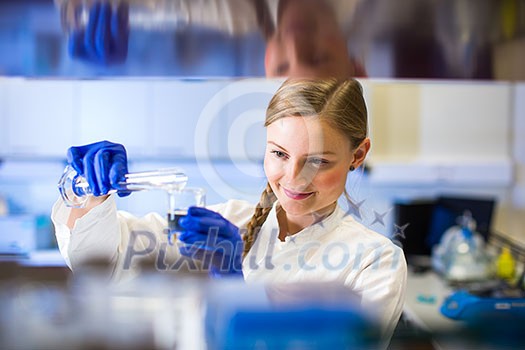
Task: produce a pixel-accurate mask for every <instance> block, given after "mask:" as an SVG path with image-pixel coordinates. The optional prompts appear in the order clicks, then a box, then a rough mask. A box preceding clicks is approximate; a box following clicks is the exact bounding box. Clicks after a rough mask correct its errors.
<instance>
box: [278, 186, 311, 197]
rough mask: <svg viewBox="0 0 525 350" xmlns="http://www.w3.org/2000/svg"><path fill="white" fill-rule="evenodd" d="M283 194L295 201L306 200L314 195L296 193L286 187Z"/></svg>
mask: <svg viewBox="0 0 525 350" xmlns="http://www.w3.org/2000/svg"><path fill="white" fill-rule="evenodd" d="M283 192H284V194H285V195H286V196H287V197H289V198H291V199H294V200H302V199H306V198H308V197H310V196H311V195H312V194H313V192H295V191H291V190H287V189H286V188H284V187H283Z"/></svg>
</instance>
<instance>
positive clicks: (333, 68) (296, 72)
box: [265, 0, 355, 77]
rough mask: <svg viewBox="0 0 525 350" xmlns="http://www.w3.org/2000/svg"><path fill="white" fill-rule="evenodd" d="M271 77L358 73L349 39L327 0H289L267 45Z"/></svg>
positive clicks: (346, 75)
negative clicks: (346, 37)
mask: <svg viewBox="0 0 525 350" xmlns="http://www.w3.org/2000/svg"><path fill="white" fill-rule="evenodd" d="M265 69H266V75H267V76H268V77H275V76H290V77H292V76H293V77H341V76H342V77H348V76H353V75H354V74H355V72H354V70H355V69H354V67H353V64H352V60H351V59H350V57H349V54H348V49H347V46H346V41H345V38H344V35H343V33H342V32H341V29H340V28H339V26H338V24H337V20H336V18H335V15H334V13H333V9H331V8H330V6H329V5H327V4H326V3H325V2H324V1H319V0H295V1H288V2H287V5H286V6H285V8H284V9H283V12H282V14H281V17H280V19H279V23H278V24H277V28H276V31H275V33H274V35H273V36H272V37H271V38H270V39H269V40H268V42H267V45H266V57H265Z"/></svg>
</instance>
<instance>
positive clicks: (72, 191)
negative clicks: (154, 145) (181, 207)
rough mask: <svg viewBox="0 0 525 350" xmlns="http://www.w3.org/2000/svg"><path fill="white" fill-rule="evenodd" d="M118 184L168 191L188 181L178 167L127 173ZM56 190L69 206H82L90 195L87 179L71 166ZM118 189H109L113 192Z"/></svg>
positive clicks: (127, 189) (174, 190)
mask: <svg viewBox="0 0 525 350" xmlns="http://www.w3.org/2000/svg"><path fill="white" fill-rule="evenodd" d="M124 177H125V180H124V181H122V182H120V183H119V184H118V185H119V187H120V189H119V190H122V191H130V192H134V191H143V190H154V189H161V190H165V191H168V193H169V192H176V191H180V190H182V189H183V188H184V187H185V186H186V183H187V182H188V176H187V175H186V174H185V173H184V171H182V170H181V169H179V168H171V169H161V170H153V171H143V172H135V173H128V174H126V175H125V176H124ZM58 190H59V191H60V196H61V197H62V200H63V201H64V203H65V204H66V205H67V206H68V207H71V208H83V207H84V206H85V205H86V202H87V200H88V198H89V197H90V196H92V195H93V194H92V191H91V188H90V187H89V184H88V182H87V180H86V179H85V178H84V177H83V176H81V175H79V174H78V173H77V172H76V170H75V169H73V167H71V166H70V165H68V166H66V168H65V169H64V173H63V174H62V176H61V177H60V180H59V181H58ZM119 190H111V191H109V193H115V192H117V191H119Z"/></svg>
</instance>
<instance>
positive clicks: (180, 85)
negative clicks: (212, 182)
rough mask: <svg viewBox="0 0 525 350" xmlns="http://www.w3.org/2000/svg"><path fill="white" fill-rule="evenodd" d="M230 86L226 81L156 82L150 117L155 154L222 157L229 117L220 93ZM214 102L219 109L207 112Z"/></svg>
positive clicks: (153, 89) (162, 155)
mask: <svg viewBox="0 0 525 350" xmlns="http://www.w3.org/2000/svg"><path fill="white" fill-rule="evenodd" d="M226 84H227V81H223V80H216V81H214V80H212V81H156V82H154V83H153V88H152V91H153V94H152V103H151V113H150V118H149V121H150V122H151V129H152V132H153V134H152V138H151V144H152V146H153V150H154V151H153V153H154V154H155V155H156V156H160V157H170V158H171V157H182V158H194V157H197V158H207V157H209V156H211V157H218V156H220V154H221V150H220V148H219V147H218V144H219V140H220V139H221V138H222V135H223V134H222V126H223V124H224V118H225V109H224V108H223V107H224V100H223V99H222V98H221V96H220V91H221V90H222V89H223V88H224V86H225V85H226ZM210 101H216V102H217V106H218V108H217V109H215V110H213V111H209V110H206V111H205V110H204V107H205V106H207V105H208V103H209V102H210ZM204 113H207V114H204ZM199 123H201V124H200V126H199V127H200V129H197V124H199ZM195 145H197V149H196V147H195Z"/></svg>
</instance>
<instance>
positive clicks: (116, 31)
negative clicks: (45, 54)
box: [69, 2, 129, 65]
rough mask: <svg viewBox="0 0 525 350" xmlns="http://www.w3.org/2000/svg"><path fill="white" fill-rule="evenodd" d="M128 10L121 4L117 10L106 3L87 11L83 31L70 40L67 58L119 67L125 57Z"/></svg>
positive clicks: (75, 32) (72, 36) (76, 32)
mask: <svg viewBox="0 0 525 350" xmlns="http://www.w3.org/2000/svg"><path fill="white" fill-rule="evenodd" d="M128 22H129V7H128V5H127V3H126V2H120V3H119V4H118V7H117V9H116V10H114V9H113V8H112V7H111V4H110V3H108V2H102V3H100V2H97V3H95V4H94V5H93V6H92V7H91V9H90V11H89V20H88V23H87V26H86V28H85V29H82V30H78V31H73V32H72V33H71V35H70V37H69V54H70V55H71V56H72V57H75V58H80V59H83V60H85V61H88V62H92V63H98V64H104V65H109V64H112V63H122V62H124V61H125V60H126V57H127V55H128V38H129V23H128Z"/></svg>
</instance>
